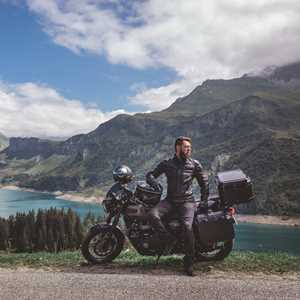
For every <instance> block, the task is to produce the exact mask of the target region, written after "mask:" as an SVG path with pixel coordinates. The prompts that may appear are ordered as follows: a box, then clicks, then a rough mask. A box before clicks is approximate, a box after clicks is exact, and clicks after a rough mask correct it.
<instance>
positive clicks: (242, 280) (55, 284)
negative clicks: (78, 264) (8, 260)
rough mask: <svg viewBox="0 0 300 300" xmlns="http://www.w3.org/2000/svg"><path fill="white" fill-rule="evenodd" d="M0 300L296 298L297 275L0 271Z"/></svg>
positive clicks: (299, 281)
mask: <svg viewBox="0 0 300 300" xmlns="http://www.w3.org/2000/svg"><path fill="white" fill-rule="evenodd" d="M0 299H1V300H2V299H3V300H10V299H14V300H15V299H30V300H31V299H39V300H40V299H68V300H71V299H76V300H77V299H97V300H102V299H122V300H126V299H172V300H175V299H181V300H182V299H189V300H190V299H197V300H199V299H210V300H211V299H243V300H247V299H260V300H261V299H272V300H274V299H293V300H295V299H300V278H299V276H297V275H295V276H290V277H289V278H281V277H279V276H275V275H272V276H266V275H259V274H258V275H252V276H251V275H245V274H228V273H223V274H222V273H211V274H209V275H205V276H203V274H200V275H199V274H198V275H197V276H195V277H192V278H189V277H186V276H184V275H181V274H175V275H174V274H160V275H158V274H155V275H153V274H132V273H127V274H126V273H122V274H103V273H102V274H99V273H88V272H85V273H81V272H78V271H77V272H56V271H44V270H31V269H18V270H9V269H0Z"/></svg>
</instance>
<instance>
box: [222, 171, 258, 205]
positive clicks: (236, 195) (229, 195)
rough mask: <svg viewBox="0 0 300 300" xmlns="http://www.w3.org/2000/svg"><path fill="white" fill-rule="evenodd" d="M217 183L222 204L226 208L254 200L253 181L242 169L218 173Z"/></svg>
mask: <svg viewBox="0 0 300 300" xmlns="http://www.w3.org/2000/svg"><path fill="white" fill-rule="evenodd" d="M216 182H217V186H218V191H219V195H220V199H221V203H222V204H223V205H225V206H231V205H234V204H241V203H247V202H250V201H251V200H253V199H254V194H253V189H252V183H251V180H250V178H249V177H248V176H246V174H245V173H244V172H243V171H242V170H240V169H236V170H230V171H225V172H219V173H217V176H216Z"/></svg>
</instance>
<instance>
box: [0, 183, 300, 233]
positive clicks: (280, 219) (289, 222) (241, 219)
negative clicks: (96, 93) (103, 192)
mask: <svg viewBox="0 0 300 300" xmlns="http://www.w3.org/2000/svg"><path fill="white" fill-rule="evenodd" d="M0 189H6V190H15V191H26V192H33V193H45V194H51V195H54V196H55V197H56V198H59V199H63V200H67V201H73V202H81V203H94V204H101V202H102V200H103V197H99V196H98V197H97V196H86V195H84V194H82V193H74V192H69V193H68V192H66V193H63V192H61V191H55V192H49V191H37V190H34V189H29V188H21V187H18V186H16V185H0ZM235 218H236V220H237V222H238V223H255V224H268V225H282V226H292V227H293V226H294V227H300V216H298V217H296V216H274V215H260V214H258V215H247V214H236V215H235Z"/></svg>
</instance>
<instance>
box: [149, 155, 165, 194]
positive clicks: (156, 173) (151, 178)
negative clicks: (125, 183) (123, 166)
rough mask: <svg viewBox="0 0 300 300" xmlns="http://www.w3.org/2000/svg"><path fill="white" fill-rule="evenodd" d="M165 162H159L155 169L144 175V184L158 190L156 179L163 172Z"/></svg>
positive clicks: (158, 185)
mask: <svg viewBox="0 0 300 300" xmlns="http://www.w3.org/2000/svg"><path fill="white" fill-rule="evenodd" d="M165 165H166V161H165V160H164V161H162V162H160V163H159V164H158V165H157V167H156V168H155V169H154V170H153V171H150V172H148V173H147V174H146V182H147V183H148V184H149V185H151V186H152V187H153V188H154V189H156V190H158V191H159V190H160V189H161V187H160V184H159V183H158V182H157V180H156V178H157V177H158V176H160V175H161V174H162V173H164V172H165Z"/></svg>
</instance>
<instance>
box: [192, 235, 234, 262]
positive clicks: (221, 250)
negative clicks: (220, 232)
mask: <svg viewBox="0 0 300 300" xmlns="http://www.w3.org/2000/svg"><path fill="white" fill-rule="evenodd" d="M221 243H222V245H219V244H220V243H218V245H216V247H215V249H212V250H211V251H206V250H200V249H196V253H195V258H196V260H197V261H220V260H223V259H224V258H225V257H227V256H228V255H229V253H230V252H231V250H232V248H233V240H228V241H223V242H221Z"/></svg>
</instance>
